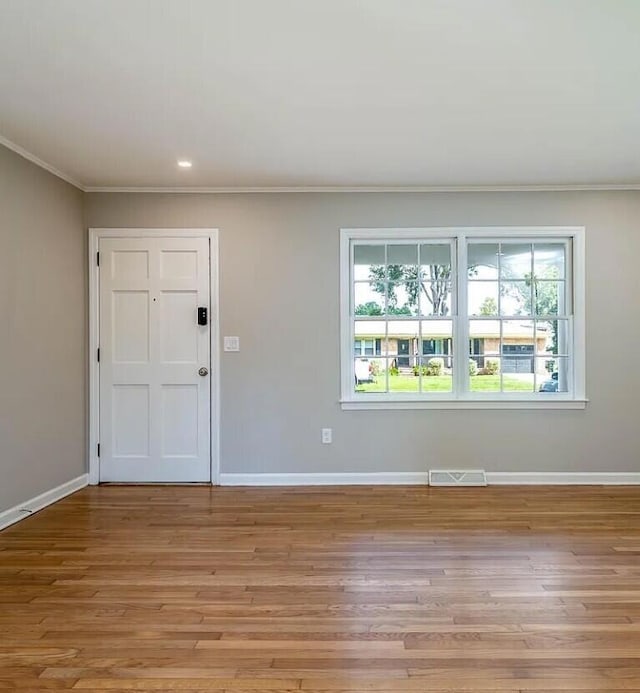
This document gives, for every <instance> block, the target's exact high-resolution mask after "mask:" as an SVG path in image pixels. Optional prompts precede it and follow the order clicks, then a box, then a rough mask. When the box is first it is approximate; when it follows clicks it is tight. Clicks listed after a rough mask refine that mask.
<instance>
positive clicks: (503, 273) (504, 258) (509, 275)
mask: <svg viewBox="0 0 640 693" xmlns="http://www.w3.org/2000/svg"><path fill="white" fill-rule="evenodd" d="M531 260H532V246H531V244H530V243H501V244H500V277H501V279H530V277H531Z"/></svg>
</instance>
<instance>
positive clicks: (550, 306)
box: [510, 267, 559, 354]
mask: <svg viewBox="0 0 640 693" xmlns="http://www.w3.org/2000/svg"><path fill="white" fill-rule="evenodd" d="M558 277H559V273H558V269H557V268H556V267H551V268H549V269H547V270H546V271H545V272H544V273H543V274H541V275H536V274H532V273H531V272H528V273H527V274H525V275H524V279H525V281H524V282H520V283H514V284H512V286H513V287H514V288H512V289H511V291H510V295H511V296H513V298H515V299H516V300H517V301H518V304H519V305H520V306H521V309H520V312H521V313H522V314H523V315H544V316H549V318H550V319H551V320H553V316H555V315H557V314H558V283H557V282H556V281H553V280H557V279H558ZM551 352H552V353H554V354H557V353H558V322H557V320H553V322H552V323H551Z"/></svg>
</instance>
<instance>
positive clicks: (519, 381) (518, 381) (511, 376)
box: [502, 359, 535, 393]
mask: <svg viewBox="0 0 640 693" xmlns="http://www.w3.org/2000/svg"><path fill="white" fill-rule="evenodd" d="M505 362H506V359H503V360H502V363H503V364H504V365H505V371H504V372H503V374H502V391H503V392H523V393H525V392H526V393H529V392H533V389H534V385H535V382H534V374H533V371H530V372H528V373H523V372H522V373H521V372H517V373H514V372H512V373H507V371H506V363H505Z"/></svg>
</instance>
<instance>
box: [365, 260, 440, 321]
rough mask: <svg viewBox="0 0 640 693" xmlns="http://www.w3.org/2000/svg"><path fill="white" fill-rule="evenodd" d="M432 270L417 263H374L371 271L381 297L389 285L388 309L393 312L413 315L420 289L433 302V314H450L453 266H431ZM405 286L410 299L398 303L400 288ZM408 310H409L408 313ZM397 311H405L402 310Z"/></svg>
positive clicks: (375, 286)
mask: <svg viewBox="0 0 640 693" xmlns="http://www.w3.org/2000/svg"><path fill="white" fill-rule="evenodd" d="M427 267H428V268H429V270H428V271H426V270H424V269H423V270H422V271H421V270H420V268H419V267H418V266H417V265H387V266H386V272H385V266H384V265H372V267H371V269H370V270H369V283H370V285H371V288H372V289H373V290H374V291H375V292H376V293H378V294H380V295H381V296H384V295H385V285H386V286H388V299H387V300H388V311H389V313H392V314H401V315H405V314H407V315H411V314H412V312H413V311H412V310H411V309H412V308H416V307H417V305H418V292H421V295H422V296H423V299H424V298H426V300H427V301H428V303H430V304H431V308H432V313H433V315H448V313H449V306H448V305H447V300H448V298H449V292H450V286H451V267H450V265H427ZM399 287H402V288H403V289H404V290H405V291H406V292H407V302H406V303H405V305H404V306H402V307H399V306H398V296H397V293H396V291H397V290H398V288H399ZM405 309H407V312H406V313H405ZM397 311H401V312H400V313H398V312H397Z"/></svg>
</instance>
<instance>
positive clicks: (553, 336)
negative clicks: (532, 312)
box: [536, 320, 569, 356]
mask: <svg viewBox="0 0 640 693" xmlns="http://www.w3.org/2000/svg"><path fill="white" fill-rule="evenodd" d="M536 333H537V337H538V339H537V340H536V341H537V353H538V355H539V356H545V355H547V354H549V355H552V354H559V355H561V356H568V355H569V321H568V320H537V321H536Z"/></svg>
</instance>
